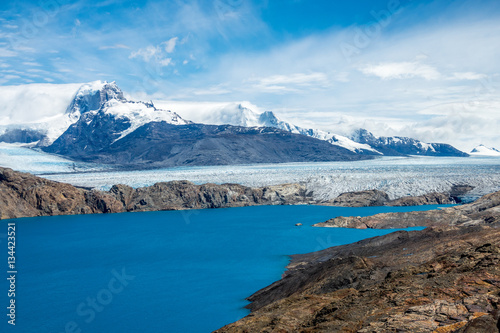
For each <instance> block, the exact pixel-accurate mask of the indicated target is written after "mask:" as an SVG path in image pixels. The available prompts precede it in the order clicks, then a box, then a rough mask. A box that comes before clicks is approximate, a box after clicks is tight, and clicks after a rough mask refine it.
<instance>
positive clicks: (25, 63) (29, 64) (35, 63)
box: [23, 61, 42, 67]
mask: <svg viewBox="0 0 500 333" xmlns="http://www.w3.org/2000/svg"><path fill="white" fill-rule="evenodd" d="M23 65H26V66H36V67H41V66H42V65H41V64H39V63H38V62H34V61H24V62H23Z"/></svg>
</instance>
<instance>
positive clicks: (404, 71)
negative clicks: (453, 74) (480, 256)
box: [360, 62, 441, 80]
mask: <svg viewBox="0 0 500 333" xmlns="http://www.w3.org/2000/svg"><path fill="white" fill-rule="evenodd" d="M360 71H361V72H363V73H364V74H366V75H375V76H378V77H379V78H381V79H383V80H392V79H410V78H414V77H420V78H423V79H426V80H437V79H439V78H440V77H441V75H440V74H439V72H438V71H437V69H436V68H434V67H432V66H429V65H425V64H421V63H419V62H391V63H381V64H378V65H366V66H363V67H361V68H360Z"/></svg>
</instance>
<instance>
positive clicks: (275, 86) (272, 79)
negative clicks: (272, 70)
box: [249, 72, 329, 92]
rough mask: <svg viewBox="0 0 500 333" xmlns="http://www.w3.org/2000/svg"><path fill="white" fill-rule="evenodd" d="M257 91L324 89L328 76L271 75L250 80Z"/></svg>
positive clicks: (318, 74) (315, 74)
mask: <svg viewBox="0 0 500 333" xmlns="http://www.w3.org/2000/svg"><path fill="white" fill-rule="evenodd" d="M249 81H250V82H255V84H254V86H255V87H256V88H257V89H260V90H265V91H268V92H294V91H298V89H299V88H304V87H325V86H327V85H328V83H329V80H328V76H327V75H326V74H325V73H318V72H317V73H309V74H306V73H293V74H288V75H271V76H268V77H263V78H252V79H249Z"/></svg>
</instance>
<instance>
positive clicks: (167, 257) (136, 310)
mask: <svg viewBox="0 0 500 333" xmlns="http://www.w3.org/2000/svg"><path fill="white" fill-rule="evenodd" d="M435 208H436V206H427V207H369V208H338V207H322V206H258V207H245V208H229V209H213V210H196V211H171V212H149V213H123V214H109V215H81V216H56V217H42V218H27V219H17V220H4V221H0V227H1V228H2V229H0V236H2V237H1V238H0V241H1V243H0V246H1V254H0V259H1V260H2V267H4V268H5V269H4V273H3V274H6V271H7V269H6V266H7V242H6V238H5V234H6V233H7V223H8V222H16V236H17V239H16V251H17V252H16V256H17V258H16V262H17V270H18V274H17V281H16V284H17V285H16V305H17V308H16V310H17V313H16V326H15V328H14V327H11V325H8V324H7V318H6V316H5V314H6V312H7V311H6V310H5V308H6V306H8V303H7V302H8V299H7V295H6V294H7V290H8V284H7V282H6V280H5V278H4V279H2V280H3V282H2V283H1V284H0V285H1V288H2V290H1V293H2V298H0V299H2V304H3V305H2V306H1V308H3V309H4V312H5V314H2V317H3V319H2V323H1V324H0V328H2V329H1V330H0V331H2V332H11V331H12V332H57V333H59V332H210V331H212V330H215V329H217V328H220V327H221V326H224V325H225V324H228V323H230V322H233V321H236V320H238V319H240V318H242V317H244V316H245V315H247V314H248V313H249V312H248V311H247V310H245V309H244V308H243V307H244V306H245V305H246V304H248V302H247V301H245V298H246V297H248V296H249V295H251V294H252V293H253V292H255V291H257V290H259V289H260V288H263V287H265V286H267V285H269V284H270V283H272V282H274V281H276V280H278V279H279V278H280V276H281V274H282V273H283V272H284V269H285V266H286V265H287V263H288V262H289V257H288V256H287V255H289V254H295V253H306V252H312V251H317V250H321V249H324V248H327V247H331V246H335V245H340V244H346V243H351V242H355V241H358V240H360V239H364V238H368V237H373V236H377V235H382V234H386V233H389V232H392V231H394V230H350V229H334V228H313V227H310V225H311V224H313V223H317V222H322V221H325V220H327V219H329V218H332V217H335V216H339V215H344V216H350V215H355V216H358V215H359V216H364V215H372V214H376V213H381V212H389V211H411V210H428V209H435ZM295 223H303V226H301V227H296V226H295ZM80 330H81V331H80Z"/></svg>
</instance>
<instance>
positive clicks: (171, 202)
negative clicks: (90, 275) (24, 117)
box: [0, 168, 455, 219]
mask: <svg viewBox="0 0 500 333" xmlns="http://www.w3.org/2000/svg"><path fill="white" fill-rule="evenodd" d="M450 203H455V201H454V199H453V197H452V195H451V192H450V193H430V194H427V195H424V196H420V197H405V198H400V199H396V200H389V197H388V195H387V194H386V193H384V192H381V191H376V190H371V191H360V192H350V193H344V194H341V195H340V196H339V197H338V198H337V199H334V200H331V201H319V200H316V199H314V197H313V193H312V192H310V191H307V188H306V186H305V185H302V184H283V185H274V186H265V187H259V188H251V187H247V186H242V185H239V184H222V185H217V184H203V185H196V184H193V183H191V182H189V181H171V182H163V183H157V184H155V185H152V186H148V187H141V188H137V189H134V188H132V187H130V186H127V185H120V184H119V185H114V186H113V187H112V188H111V189H110V190H109V191H98V190H95V189H88V188H83V187H75V186H72V185H70V184H65V183H59V182H55V181H50V180H47V179H44V178H40V177H37V176H34V175H31V174H28V173H21V172H17V171H14V170H12V169H8V168H0V204H1V205H0V219H10V218H19V217H33V216H51V215H75V214H100V213H121V212H142V211H159V210H181V209H203V208H228V207H242V206H255V205H298V204H315V205H329V206H344V207H361V206H363V207H365V206H381V205H388V206H408V205H426V204H450Z"/></svg>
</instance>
